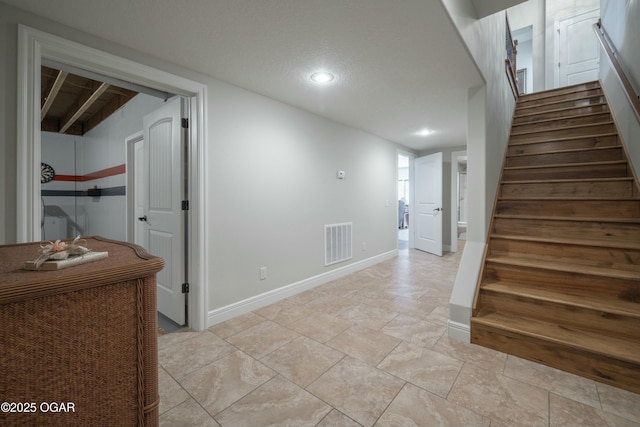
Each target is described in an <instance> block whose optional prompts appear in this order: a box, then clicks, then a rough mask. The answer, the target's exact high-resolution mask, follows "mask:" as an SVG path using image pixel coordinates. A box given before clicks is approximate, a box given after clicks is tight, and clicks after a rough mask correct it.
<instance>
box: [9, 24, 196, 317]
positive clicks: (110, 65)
mask: <svg viewBox="0 0 640 427" xmlns="http://www.w3.org/2000/svg"><path fill="white" fill-rule="evenodd" d="M43 59H50V60H53V61H57V62H61V63H64V64H69V65H72V66H74V67H78V68H82V69H86V70H88V71H92V72H96V73H100V74H104V75H107V76H109V77H114V78H118V79H121V80H125V81H130V82H132V83H135V84H139V85H142V86H147V87H150V88H153V89H157V90H162V91H164V92H169V93H173V94H176V95H180V96H184V97H187V98H189V100H190V112H191V114H190V118H191V123H190V129H189V133H190V135H189V139H190V141H189V153H190V159H189V161H190V165H191V166H190V168H191V170H190V172H189V179H190V184H189V185H190V188H189V195H190V196H189V197H190V200H189V206H190V210H189V212H188V214H187V215H188V223H189V230H188V234H189V253H190V254H191V258H190V259H189V264H188V265H187V266H186V267H187V269H188V271H189V278H190V293H189V307H191V310H192V316H190V325H189V326H190V327H191V328H192V329H195V330H201V329H204V327H205V324H206V302H207V288H206V286H205V283H206V280H205V278H206V277H208V271H207V269H208V267H207V263H206V262H204V260H205V259H206V248H207V247H208V245H207V242H206V239H207V237H206V236H205V233H204V228H203V227H204V219H205V218H207V215H206V205H207V204H206V191H205V186H206V183H207V179H206V178H207V177H206V168H205V167H204V166H205V163H204V162H205V159H206V157H207V156H206V144H205V141H206V121H205V117H206V105H207V86H206V85H204V84H202V83H199V82H196V81H193V80H190V79H187V78H184V77H181V76H178V75H175V74H171V73H168V72H166V71H163V70H160V69H157V68H153V67H149V66H147V65H143V64H140V63H137V62H135V61H132V60H128V59H125V58H122V57H119V56H116V55H113V54H110V53H107V52H103V51H100V50H98V49H94V48H91V47H88V46H85V45H82V44H80V43H76V42H73V41H70V40H66V39H63V38H61V37H58V36H55V35H52V34H48V33H45V32H43V31H39V30H36V29H33V28H30V27H27V26H25V25H18V82H17V83H18V114H17V115H18V123H17V136H18V138H17V140H18V141H19V143H18V144H17V174H16V175H17V176H16V178H17V179H16V181H17V206H16V209H17V224H16V226H17V230H16V235H17V241H18V242H30V241H34V240H39V239H40V208H39V206H40V204H39V200H40V180H39V179H38V177H39V175H40V174H39V170H40V167H39V163H40V157H41V154H40V67H41V64H42V60H43Z"/></svg>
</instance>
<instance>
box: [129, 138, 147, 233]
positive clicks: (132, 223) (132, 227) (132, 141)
mask: <svg viewBox="0 0 640 427" xmlns="http://www.w3.org/2000/svg"><path fill="white" fill-rule="evenodd" d="M143 140H144V136H143V135H142V131H139V132H136V133H134V134H133V135H129V136H128V137H126V138H125V140H124V143H125V146H126V148H127V161H126V165H127V166H126V174H127V241H128V242H132V243H135V238H136V225H137V222H138V221H136V213H135V202H136V197H137V196H138V195H137V194H136V191H135V184H136V182H135V178H136V174H137V173H139V172H140V171H138V170H136V166H135V164H136V154H135V146H136V143H138V142H140V141H143Z"/></svg>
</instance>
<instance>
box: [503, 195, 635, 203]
mask: <svg viewBox="0 0 640 427" xmlns="http://www.w3.org/2000/svg"><path fill="white" fill-rule="evenodd" d="M498 200H500V201H518V202H521V201H523V200H533V201H536V200H547V201H567V202H577V201H585V202H586V201H594V200H595V201H603V202H614V201H618V202H636V201H640V196H636V197H616V196H611V197H609V196H598V197H595V196H590V197H586V196H522V197H509V196H506V197H505V196H500V197H498Z"/></svg>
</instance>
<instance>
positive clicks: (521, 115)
mask: <svg viewBox="0 0 640 427" xmlns="http://www.w3.org/2000/svg"><path fill="white" fill-rule="evenodd" d="M605 106H606V107H607V111H601V112H600V114H602V113H611V111H610V110H609V108H608V107H609V104H607V103H606V102H598V103H594V104H589V105H578V106H572V107H564V108H557V109H555V110H545V111H538V112H533V113H525V114H520V115H518V114H514V116H513V118H514V120H515V119H522V118H525V117H532V116H538V115H541V114H554V113H562V112H566V111H569V110H578V109H580V108H589V107H605ZM594 114H598V113H594ZM566 117H572V116H564V117H562V118H566ZM551 120H553V119H551ZM527 123H536V121H532V122H527ZM516 124H517V125H521V124H524V123H516Z"/></svg>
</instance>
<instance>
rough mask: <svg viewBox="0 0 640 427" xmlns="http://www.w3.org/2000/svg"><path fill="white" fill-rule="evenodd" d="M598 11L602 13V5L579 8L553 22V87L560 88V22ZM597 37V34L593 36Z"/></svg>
mask: <svg viewBox="0 0 640 427" xmlns="http://www.w3.org/2000/svg"><path fill="white" fill-rule="evenodd" d="M594 12H597V14H598V15H600V13H601V12H600V7H597V8H595V9H585V10H579V11H574V12H573V13H571V14H569V15H566V16H563V17H560V18H558V19H556V20H555V21H554V23H553V39H554V40H553V49H554V52H553V58H554V62H553V63H554V67H553V68H554V72H553V85H554V86H553V87H554V88H558V87H560V67H559V66H558V65H559V64H560V36H559V35H558V34H559V33H560V23H561V22H562V21H567V20H569V19H573V18H577V17H579V16H582V15H588V14H591V13H594ZM593 37H594V39H595V35H594V36H593ZM595 43H596V45H597V44H598V41H597V39H595ZM599 51H600V49H599V46H598V52H599ZM598 63H600V60H598Z"/></svg>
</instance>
